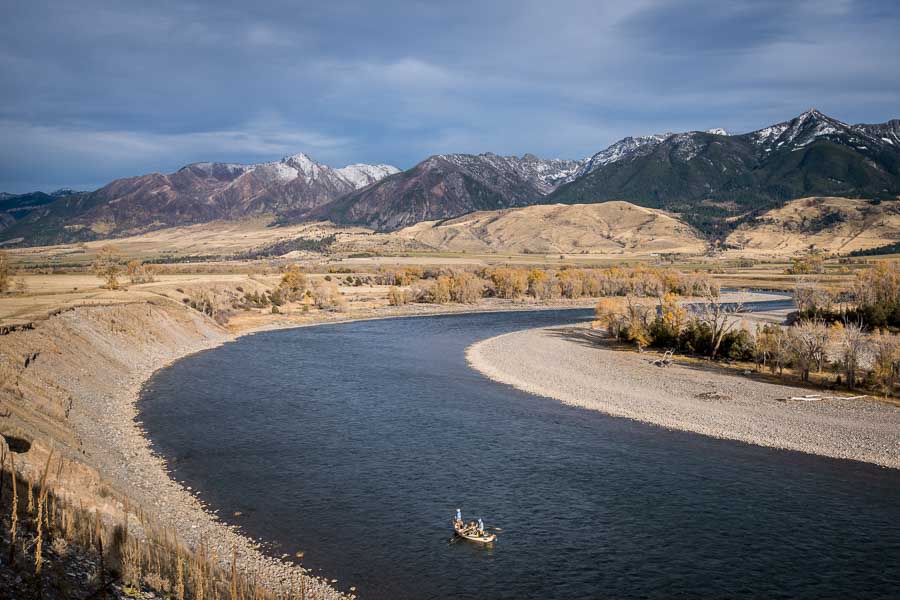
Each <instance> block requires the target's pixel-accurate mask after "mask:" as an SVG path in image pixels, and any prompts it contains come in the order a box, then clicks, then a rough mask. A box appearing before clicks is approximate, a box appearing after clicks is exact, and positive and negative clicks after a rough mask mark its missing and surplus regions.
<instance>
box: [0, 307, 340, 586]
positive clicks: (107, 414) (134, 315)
mask: <svg viewBox="0 0 900 600" xmlns="http://www.w3.org/2000/svg"><path fill="white" fill-rule="evenodd" d="M232 337H233V336H232V334H230V333H229V332H227V331H225V330H224V329H222V328H221V327H219V326H218V325H216V324H215V323H214V322H213V321H211V320H210V319H207V318H206V317H204V316H203V315H201V314H200V313H198V312H196V311H193V310H190V309H187V308H184V307H181V306H178V305H177V304H175V303H171V302H160V303H148V302H141V303H135V304H126V305H114V306H91V307H81V308H76V309H73V310H69V311H66V312H62V313H60V314H57V315H55V316H52V317H50V318H48V319H47V320H45V321H41V322H37V323H35V324H34V325H33V326H32V327H30V328H24V329H19V330H14V331H11V332H8V333H6V334H5V335H2V336H0V404H2V413H0V414H2V416H0V433H2V434H3V436H4V437H5V438H6V440H7V441H8V442H9V443H10V446H11V447H12V448H13V449H14V450H18V452H17V454H16V465H17V467H18V469H19V471H20V472H22V473H23V474H31V475H32V476H33V477H35V476H36V475H37V473H38V472H39V471H40V470H41V469H42V468H43V464H44V462H45V460H46V456H47V452H48V451H49V447H50V446H52V447H53V448H54V451H55V453H56V456H57V457H62V458H63V460H64V468H60V469H59V473H60V476H59V477H58V478H55V479H54V480H52V481H51V484H52V486H53V488H54V491H55V493H57V494H59V495H60V496H62V497H65V498H67V499H69V500H71V501H72V502H73V503H74V504H75V505H76V506H84V507H85V508H87V509H89V510H91V511H93V509H95V508H96V509H98V510H99V511H101V513H102V514H103V515H105V516H106V517H107V518H109V519H111V520H113V521H115V522H121V520H122V514H123V509H124V508H125V505H126V503H127V504H129V505H130V506H131V511H132V512H133V514H136V513H137V512H138V510H140V512H141V516H142V517H145V516H146V517H149V518H151V519H153V520H154V521H156V523H154V526H161V527H164V528H166V529H167V530H170V531H172V532H177V535H178V537H179V538H180V539H181V540H183V541H184V542H185V543H186V544H187V545H188V546H190V547H193V548H197V547H198V545H199V544H200V543H201V540H202V541H203V544H204V545H205V546H208V548H209V551H210V552H215V553H216V555H217V556H218V557H219V562H220V564H221V565H222V566H223V567H224V568H226V569H227V568H228V564H229V562H230V561H231V558H232V553H233V552H236V553H237V561H238V564H239V565H240V566H241V568H242V570H243V571H244V572H245V573H252V574H253V576H254V577H256V576H259V577H262V578H264V580H265V581H266V582H267V584H268V586H267V587H270V589H279V586H280V585H281V584H282V583H283V585H285V586H286V585H288V582H289V581H290V579H291V576H292V575H293V576H294V577H295V578H296V580H297V581H299V577H300V576H301V575H300V573H301V571H300V569H299V568H297V567H294V566H293V565H291V564H289V563H287V562H282V561H276V560H273V559H270V558H266V557H264V556H263V555H262V553H260V552H259V551H258V549H257V544H255V543H254V542H252V541H251V540H248V539H246V538H244V537H242V536H241V535H239V534H237V533H236V532H234V531H232V530H231V529H229V528H228V527H227V526H225V525H224V524H222V523H221V522H219V521H217V520H216V518H215V517H214V516H213V515H212V514H210V513H208V512H206V511H205V510H203V506H202V504H201V502H200V501H199V500H198V499H197V498H195V497H194V496H192V495H191V494H190V493H189V492H188V491H187V490H185V489H184V488H182V486H180V485H179V484H178V483H176V482H174V481H172V480H171V479H170V478H169V476H168V474H167V472H166V470H165V466H164V464H163V462H162V461H161V460H160V459H159V458H157V457H156V456H154V455H153V453H152V452H151V450H150V448H149V444H148V442H147V440H146V439H145V438H144V436H143V435H142V432H141V431H140V429H139V425H138V424H137V423H136V422H135V420H134V418H135V415H136V409H135V400H136V399H137V394H138V391H139V389H140V386H141V384H142V383H143V382H144V381H145V380H146V379H147V378H148V377H149V376H150V375H151V374H152V373H153V372H154V371H155V370H157V369H159V368H161V367H163V366H165V365H167V364H169V363H170V362H172V361H173V360H175V359H178V358H180V357H182V356H185V355H187V354H190V353H193V352H197V351H199V350H203V349H206V348H210V347H213V346H216V345H218V344H221V343H223V342H227V341H229V340H230V339H232ZM35 478H36V477H35ZM138 507H139V509H138ZM130 520H134V521H137V518H136V517H134V516H132V517H131V519H130ZM132 527H134V528H135V529H137V528H138V527H139V525H138V524H137V523H134V524H133V525H132ZM306 590H307V591H309V592H313V591H315V592H316V593H317V594H318V597H320V598H337V597H339V596H340V594H338V593H337V592H336V591H334V590H333V589H331V588H330V587H329V586H328V585H327V584H326V583H324V582H323V581H321V580H318V579H313V578H307V584H306Z"/></svg>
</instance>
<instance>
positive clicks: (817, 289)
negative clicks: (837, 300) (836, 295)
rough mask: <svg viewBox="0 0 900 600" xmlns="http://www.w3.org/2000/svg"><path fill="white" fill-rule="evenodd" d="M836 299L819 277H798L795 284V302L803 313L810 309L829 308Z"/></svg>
mask: <svg viewBox="0 0 900 600" xmlns="http://www.w3.org/2000/svg"><path fill="white" fill-rule="evenodd" d="M833 302H834V299H833V298H832V296H831V294H830V293H829V292H828V290H826V289H825V288H824V287H823V286H822V284H821V283H819V280H818V279H800V278H798V279H797V282H796V283H795V284H794V303H796V304H797V310H799V311H800V312H801V313H803V312H806V311H809V310H816V309H819V310H828V309H830V308H831V305H832V303H833Z"/></svg>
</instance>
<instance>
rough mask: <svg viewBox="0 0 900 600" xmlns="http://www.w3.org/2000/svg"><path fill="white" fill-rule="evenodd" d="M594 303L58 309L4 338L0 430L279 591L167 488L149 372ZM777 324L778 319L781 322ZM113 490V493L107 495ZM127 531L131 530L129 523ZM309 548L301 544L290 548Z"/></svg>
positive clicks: (99, 500)
mask: <svg viewBox="0 0 900 600" xmlns="http://www.w3.org/2000/svg"><path fill="white" fill-rule="evenodd" d="M741 297H742V298H743V299H744V300H745V301H754V300H771V299H773V296H772V295H769V294H753V293H751V294H741ZM594 302H595V299H591V298H585V299H580V300H557V301H554V302H550V303H547V302H536V301H531V300H519V301H512V300H500V299H489V300H483V301H481V302H479V303H477V304H445V305H429V304H407V305H403V306H385V307H380V308H375V309H368V310H356V311H352V312H347V313H339V312H321V311H317V312H315V313H312V314H303V313H295V314H292V315H278V314H263V313H259V312H257V313H252V315H251V317H250V318H246V317H245V318H243V319H237V320H235V321H233V322H231V323H229V324H228V326H227V327H223V326H220V325H217V324H216V323H215V322H213V321H212V320H211V319H209V318H207V317H205V316H204V315H202V314H201V313H199V312H197V311H195V310H192V309H190V308H187V307H185V306H184V305H182V304H179V303H176V302H173V301H171V300H168V299H164V298H151V299H148V300H140V301H135V302H123V303H116V304H111V305H99V306H80V307H73V308H66V309H63V310H62V311H61V312H58V313H52V314H50V315H48V316H47V317H46V318H43V319H41V320H37V321H34V322H31V323H29V324H28V325H27V326H24V327H19V328H12V329H10V330H8V331H7V332H6V333H5V335H2V336H0V374H2V375H3V381H4V385H3V386H2V387H0V397H2V399H3V400H5V402H4V404H5V405H6V406H9V407H10V409H11V411H10V415H7V416H5V417H4V418H3V419H2V420H0V433H3V434H4V435H6V434H10V435H12V434H15V435H16V436H19V437H23V438H24V439H27V441H28V442H29V443H32V442H33V444H32V447H31V449H30V450H29V451H27V452H25V453H23V455H22V456H21V457H20V458H19V459H17V465H19V466H20V470H24V471H28V472H30V473H32V474H34V473H37V472H38V471H39V469H40V467H41V466H42V465H43V461H44V459H45V458H46V452H47V450H48V448H49V446H51V445H52V446H54V447H55V448H56V450H57V452H58V454H62V455H63V456H65V457H66V459H67V460H70V461H72V464H77V465H83V468H82V467H79V468H72V469H69V470H70V471H71V472H73V473H78V474H79V475H78V476H77V477H75V476H71V477H67V478H64V481H59V482H55V483H54V485H56V486H59V487H62V488H64V489H61V490H60V493H61V494H62V495H64V496H68V497H69V498H70V499H71V500H72V502H74V503H76V504H77V503H83V504H84V505H85V506H88V507H96V508H98V509H99V510H100V511H101V512H102V513H103V514H104V515H106V516H107V517H108V518H109V519H110V520H111V521H113V522H118V521H121V519H122V516H121V515H122V514H123V512H124V509H125V505H126V504H128V505H130V507H131V511H132V514H133V516H132V519H133V520H137V519H136V518H135V516H134V515H137V514H138V512H139V511H140V512H142V513H145V514H147V515H152V516H155V518H156V520H157V521H158V524H159V526H160V527H162V528H164V529H169V530H173V531H176V532H178V536H179V538H180V539H181V540H182V541H184V542H185V543H186V544H187V545H188V546H189V547H191V548H198V547H199V546H200V545H201V543H202V544H204V545H206V546H208V548H209V549H210V551H211V552H213V553H215V554H216V556H217V557H218V560H219V563H220V565H221V566H224V567H228V566H230V565H228V564H227V563H229V561H230V560H231V557H232V552H235V553H236V555H237V560H238V564H239V567H240V568H241V570H242V571H243V572H244V573H246V574H252V576H253V577H254V578H258V579H261V580H262V581H264V582H265V584H266V587H269V588H272V589H284V588H285V587H286V586H289V585H290V582H291V581H292V580H294V581H296V580H298V579H299V578H300V577H301V576H303V571H302V570H301V569H300V568H299V567H297V566H296V565H295V564H294V563H293V562H292V561H285V560H275V559H274V558H271V557H268V556H266V555H265V553H263V552H261V551H260V548H261V546H260V543H259V542H256V541H253V540H248V539H247V538H246V537H244V536H243V535H241V534H240V532H239V531H237V530H235V529H233V528H231V527H228V526H226V525H225V524H223V523H222V522H221V521H220V520H219V519H218V517H217V516H216V515H215V514H214V513H211V512H209V510H208V509H207V507H206V506H205V505H204V504H203V502H202V501H201V500H200V499H199V498H198V497H197V496H196V495H195V493H194V491H193V490H188V489H185V488H184V487H183V486H182V485H181V484H179V483H177V482H175V481H173V480H172V479H171V478H170V477H169V475H168V471H167V468H166V464H165V461H163V460H162V459H161V458H159V457H158V456H156V455H155V453H154V452H153V450H152V447H151V443H150V441H149V440H148V439H147V437H146V435H145V434H144V432H143V431H142V429H141V427H140V423H139V422H137V418H138V407H137V401H138V398H139V395H140V390H141V387H142V386H143V384H144V382H146V381H147V380H148V379H149V378H150V376H151V375H152V374H153V373H154V372H156V371H157V370H159V369H161V368H164V367H166V366H167V365H169V364H171V363H172V362H174V361H176V360H178V359H180V358H183V357H185V356H187V355H189V354H193V353H195V352H199V351H202V350H205V349H209V348H213V347H215V346H218V345H220V344H223V343H227V342H229V341H232V340H234V339H236V338H238V337H240V336H242V335H247V334H252V333H256V332H259V331H268V330H273V329H284V328H291V327H303V326H313V325H319V324H325V323H339V322H350V321H358V320H366V319H384V318H402V317H415V316H429V315H441V314H461V313H474V312H503V311H527V310H548V309H571V308H590V307H592V306H593V304H594ZM773 318H776V319H777V318H779V317H778V316H777V315H776V316H775V317H773ZM110 490H115V491H116V494H110ZM135 526H138V524H136V525H135ZM306 545H308V544H307V541H305V540H298V548H299V547H302V546H306ZM308 586H309V587H308V589H309V590H310V591H312V590H314V589H318V590H319V591H320V593H321V597H323V598H331V597H339V594H338V593H337V592H336V591H335V590H334V589H332V588H331V586H330V584H329V583H326V582H325V581H323V580H319V579H315V580H310V582H309V584H308Z"/></svg>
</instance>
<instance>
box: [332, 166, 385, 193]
mask: <svg viewBox="0 0 900 600" xmlns="http://www.w3.org/2000/svg"><path fill="white" fill-rule="evenodd" d="M335 172H337V174H338V175H340V176H341V177H343V178H344V179H345V180H347V181H348V182H350V184H351V185H352V186H353V187H354V188H355V189H359V188H363V187H366V186H367V185H370V184H372V183H375V182H376V181H379V180H381V179H384V178H385V177H387V176H388V175H393V174H394V173H399V172H400V169H398V168H397V167H395V166H393V165H367V164H362V163H357V164H353V165H347V166H346V167H341V168H340V169H335Z"/></svg>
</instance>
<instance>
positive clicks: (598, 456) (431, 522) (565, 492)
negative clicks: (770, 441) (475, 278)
mask: <svg viewBox="0 0 900 600" xmlns="http://www.w3.org/2000/svg"><path fill="white" fill-rule="evenodd" d="M763 307H764V308H775V307H776V305H775V303H762V304H760V305H758V308H763ZM590 316H591V313H590V311H586V310H580V311H572V310H568V311H541V312H521V313H489V314H474V315H452V316H440V317H420V318H409V319H391V320H381V321H362V322H356V323H346V324H335V325H322V326H317V327H307V328H300V329H290V330H283V331H274V332H267V333H260V334H256V335H252V336H248V337H245V338H241V339H240V340H238V341H237V342H235V343H231V344H226V345H225V346H222V347H219V348H215V349H212V350H208V351H205V352H201V353H199V354H195V355H192V356H189V357H187V358H185V359H183V360H181V361H178V362H177V363H175V364H174V365H173V366H171V367H169V368H167V369H165V370H163V371H160V372H159V373H157V374H156V375H155V376H154V377H153V378H152V379H151V380H150V381H149V382H148V383H147V385H146V386H145V388H144V391H143V394H142V399H141V402H140V404H139V407H140V409H141V415H140V418H141V420H142V421H143V422H144V426H145V428H146V429H147V431H148V433H149V434H150V437H151V439H152V440H153V443H154V446H155V449H156V450H157V451H158V452H159V453H160V454H162V455H163V456H164V457H166V458H167V459H168V460H169V462H170V466H171V467H172V470H173V473H174V476H175V477H176V478H178V479H179V480H184V481H186V482H187V484H189V485H191V486H193V487H194V489H197V490H200V491H201V494H202V497H203V498H204V499H205V500H206V501H208V502H209V503H210V504H211V505H212V506H213V507H215V508H219V509H221V514H222V515H231V514H232V513H233V512H235V511H240V512H242V513H243V515H242V516H241V517H238V518H228V519H226V520H227V521H229V522H233V523H237V524H240V525H241V526H242V528H243V530H244V531H245V532H247V533H248V534H250V535H252V536H253V537H257V538H261V539H265V540H269V541H271V542H272V543H273V549H272V551H273V552H274V553H275V554H281V553H282V552H285V553H290V554H293V553H294V552H296V551H298V550H301V551H304V552H305V553H306V555H305V557H304V564H305V565H306V566H307V567H311V568H313V569H314V570H315V571H316V572H318V570H319V569H321V570H322V571H321V572H322V573H323V574H325V575H327V576H328V577H330V578H337V579H338V580H339V583H338V584H337V586H338V587H339V588H341V589H344V590H346V589H348V588H349V586H351V585H353V586H356V587H357V588H358V590H359V592H358V593H359V594H360V595H361V596H362V597H363V598H367V599H388V598H390V599H394V598H397V599H399V598H487V597H490V598H536V597H546V598H599V597H608V598H671V597H675V596H681V597H708V598H724V597H747V598H750V597H766V598H779V597H783V598H825V597H834V598H848V597H864V598H878V597H884V598H891V597H893V598H896V597H898V591H900V569H898V568H897V565H898V564H900V472H898V471H894V470H889V469H883V468H879V467H875V466H871V465H867V464H861V463H854V462H849V461H839V460H832V459H826V458H820V457H815V456H808V455H803V454H798V453H792V452H786V451H780V450H773V449H767V448H761V447H755V446H750V445H746V444H741V443H737V442H729V441H723V440H716V439H710V438H705V437H703V436H699V435H694V434H689V433H682V432H676V431H668V430H663V429H660V428H656V427H653V426H649V425H644V424H641V423H636V422H631V421H628V420H624V419H617V418H612V417H608V416H605V415H603V414H600V413H597V412H592V411H587V410H583V409H578V408H572V407H567V406H563V405H561V404H559V403H557V402H555V401H552V400H549V399H546V398H541V397H537V396H532V395H529V394H526V393H524V392H519V391H517V390H515V389H513V388H510V387H507V386H504V385H502V384H498V383H494V382H492V381H490V380H488V379H486V378H484V377H482V376H481V375H479V374H478V373H476V372H475V371H473V370H472V369H470V368H469V367H468V365H467V364H466V362H465V357H464V351H465V348H466V347H467V346H468V345H469V344H471V343H473V342H475V341H478V340H481V339H484V338H487V337H490V336H493V335H498V334H501V333H505V332H509V331H513V330H516V329H523V328H527V327H537V326H546V325H555V324H563V323H572V322H575V321H578V320H584V319H588V318H590ZM457 506H461V507H462V509H463V513H464V516H467V517H476V516H479V515H481V516H484V517H485V521H486V522H487V523H489V524H494V525H498V526H500V527H502V528H503V532H502V534H501V535H500V539H499V541H498V542H497V543H496V544H495V545H494V546H493V547H492V548H484V547H478V546H474V545H472V544H469V543H463V542H458V543H448V540H449V539H450V529H449V519H450V517H451V515H452V514H453V512H454V510H455V509H456V507H457Z"/></svg>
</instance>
